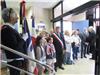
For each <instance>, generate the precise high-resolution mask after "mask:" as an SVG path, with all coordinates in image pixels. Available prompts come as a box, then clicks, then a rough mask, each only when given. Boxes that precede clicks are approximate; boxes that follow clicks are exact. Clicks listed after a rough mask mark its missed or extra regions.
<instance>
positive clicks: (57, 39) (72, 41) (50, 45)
mask: <svg viewBox="0 0 100 75" xmlns="http://www.w3.org/2000/svg"><path fill="white" fill-rule="evenodd" d="M2 18H3V20H4V22H5V24H4V25H3V26H2V29H1V43H2V44H3V45H5V46H7V47H10V48H12V49H14V50H18V51H19V52H22V53H24V54H26V52H25V51H26V49H25V46H24V45H25V39H23V38H22V37H21V36H20V34H19V33H18V32H17V31H16V30H15V29H14V24H15V23H16V22H17V19H18V17H17V15H16V12H15V11H14V10H13V9H11V8H6V9H4V10H3V14H2ZM60 30H61V29H60V27H55V29H54V32H52V33H51V34H49V33H47V32H41V33H40V34H39V35H38V36H37V37H36V39H35V41H34V42H35V43H34V45H33V46H34V52H35V58H36V59H37V60H38V61H39V62H41V63H43V64H47V65H49V66H51V67H52V68H53V69H54V70H55V71H56V72H57V69H58V68H59V69H61V70H64V67H63V64H70V65H71V64H75V61H76V60H78V58H79V56H78V54H79V53H80V52H81V56H80V57H81V58H83V57H85V58H86V54H87V51H88V46H89V48H90V52H91V53H92V58H93V59H95V37H94V36H95V32H94V30H93V28H89V29H88V35H87V34H86V33H85V32H84V34H83V33H82V35H80V34H81V33H79V30H73V32H72V34H70V33H69V32H68V31H65V33H64V34H63V33H62V32H61V31H60ZM85 35H86V37H84V36H85ZM20 50H21V51H20ZM5 53H6V56H7V59H9V60H11V61H10V62H8V64H11V65H13V66H16V67H18V68H22V67H23V65H22V64H25V59H24V58H22V57H20V56H18V55H16V54H13V53H10V52H8V51H5ZM12 59H13V60H12ZM24 66H25V65H24ZM36 66H37V68H38V75H43V71H44V69H45V67H43V66H42V65H40V64H36ZM9 69H10V75H20V71H18V70H15V69H13V68H9ZM47 71H48V74H49V75H55V73H53V72H52V71H51V70H49V69H47Z"/></svg>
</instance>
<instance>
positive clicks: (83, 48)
mask: <svg viewBox="0 0 100 75" xmlns="http://www.w3.org/2000/svg"><path fill="white" fill-rule="evenodd" d="M77 31H78V35H79V37H80V39H81V58H83V57H84V58H86V44H85V42H86V37H87V35H86V33H85V31H86V30H85V29H84V31H83V32H80V31H79V29H77Z"/></svg>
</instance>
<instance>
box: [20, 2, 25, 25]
mask: <svg viewBox="0 0 100 75" xmlns="http://www.w3.org/2000/svg"><path fill="white" fill-rule="evenodd" d="M25 14H26V13H25V1H22V2H21V3H20V24H21V25H22V22H23V18H24V17H25Z"/></svg>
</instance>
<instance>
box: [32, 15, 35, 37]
mask: <svg viewBox="0 0 100 75" xmlns="http://www.w3.org/2000/svg"><path fill="white" fill-rule="evenodd" d="M31 19H32V35H33V37H35V36H36V30H35V20H34V17H33V16H31Z"/></svg>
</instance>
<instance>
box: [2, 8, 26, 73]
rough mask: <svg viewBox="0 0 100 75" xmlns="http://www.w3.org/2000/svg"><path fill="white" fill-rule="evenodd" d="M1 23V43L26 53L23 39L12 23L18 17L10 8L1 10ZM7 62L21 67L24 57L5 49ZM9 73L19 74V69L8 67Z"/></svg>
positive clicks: (15, 21)
mask: <svg viewBox="0 0 100 75" xmlns="http://www.w3.org/2000/svg"><path fill="white" fill-rule="evenodd" d="M2 19H3V20H4V22H5V24H3V26H2V29H1V44H3V45H5V46H7V47H9V48H12V49H14V50H16V51H18V52H21V53H24V54H26V48H25V41H24V40H23V39H22V37H21V36H20V34H19V33H18V32H17V31H16V30H15V28H14V25H15V24H16V23H17V20H18V17H17V14H16V12H15V11H14V10H13V9H12V8H5V9H4V10H3V11H2ZM5 54H6V57H7V60H9V61H8V62H7V63H8V64H9V65H12V66H15V67H18V68H23V64H24V58H22V57H21V56H19V55H16V54H14V53H11V52H9V51H6V50H5ZM9 71H10V75H20V71H19V70H16V69H13V68H11V67H9Z"/></svg>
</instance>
